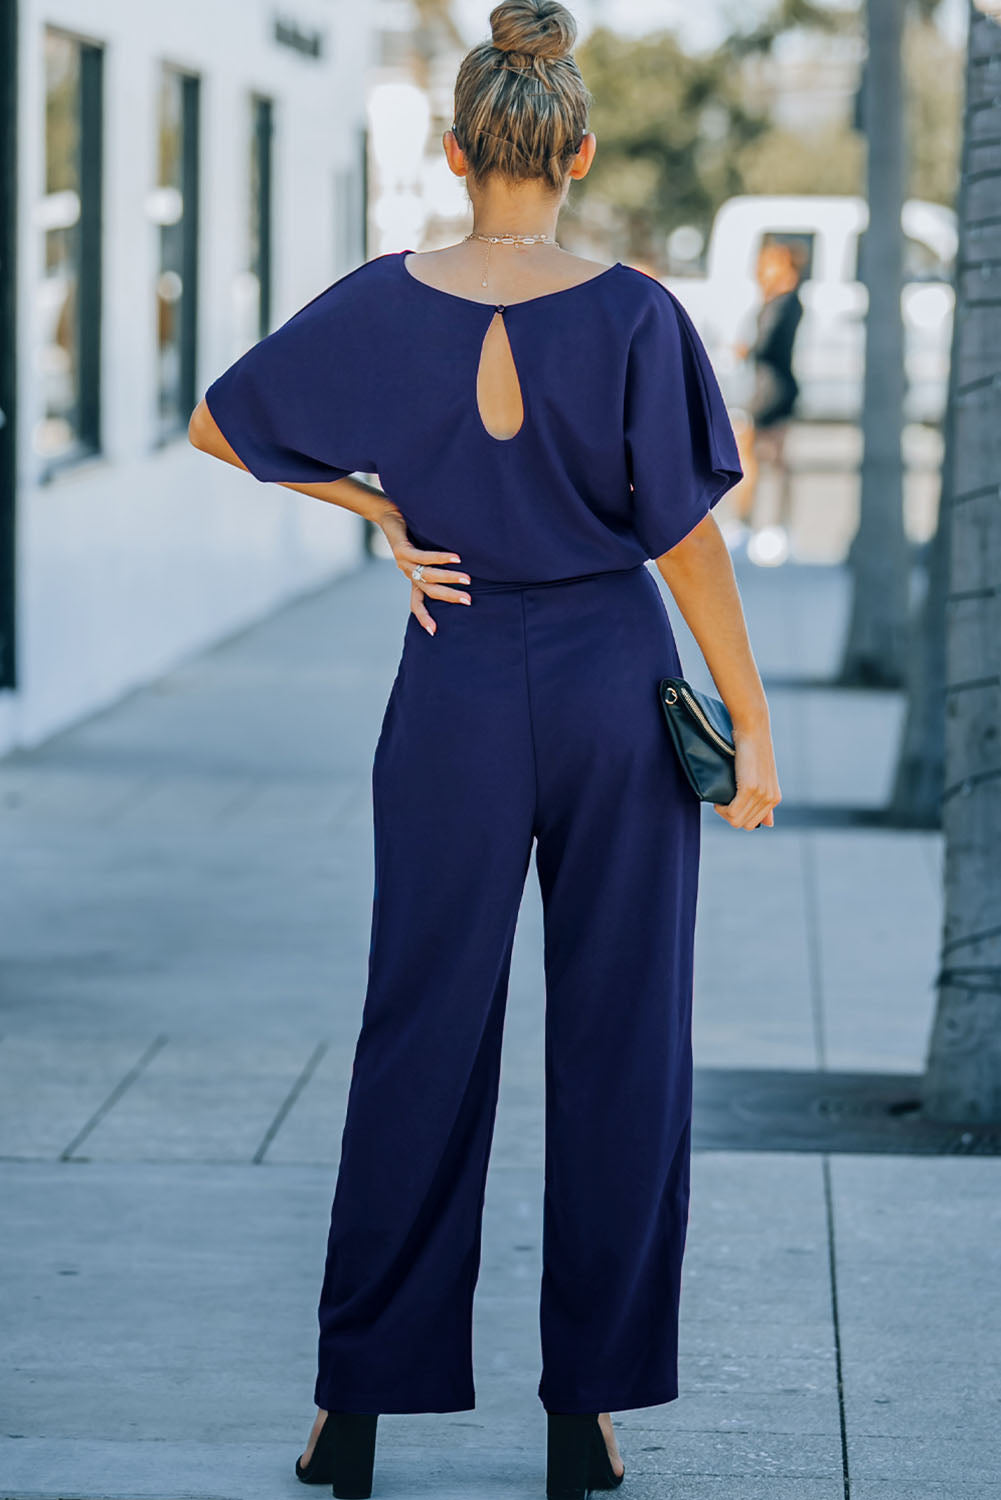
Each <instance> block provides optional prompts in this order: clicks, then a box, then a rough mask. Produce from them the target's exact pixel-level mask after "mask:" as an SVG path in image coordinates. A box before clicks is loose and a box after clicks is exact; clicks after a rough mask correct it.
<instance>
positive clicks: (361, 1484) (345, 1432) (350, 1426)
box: [325, 1411, 379, 1500]
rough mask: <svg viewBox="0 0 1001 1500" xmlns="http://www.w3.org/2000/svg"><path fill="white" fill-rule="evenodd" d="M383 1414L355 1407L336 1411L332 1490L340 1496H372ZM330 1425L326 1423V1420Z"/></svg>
mask: <svg viewBox="0 0 1001 1500" xmlns="http://www.w3.org/2000/svg"><path fill="white" fill-rule="evenodd" d="M378 1420H379V1418H378V1416H377V1415H375V1414H369V1413H368V1412H355V1411H332V1412H330V1413H329V1414H328V1416H327V1423H330V1422H332V1423H333V1424H334V1425H333V1427H332V1429H331V1438H332V1440H333V1453H332V1460H331V1468H330V1472H331V1480H332V1485H333V1490H332V1493H333V1495H334V1496H335V1497H336V1500H369V1496H370V1495H371V1493H372V1471H373V1468H374V1466H375V1432H376V1423H377V1422H378ZM325 1425H326V1424H325Z"/></svg>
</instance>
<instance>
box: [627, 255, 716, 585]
mask: <svg viewBox="0 0 1001 1500" xmlns="http://www.w3.org/2000/svg"><path fill="white" fill-rule="evenodd" d="M653 293H654V294H653V295H652V296H651V298H650V302H649V305H648V306H647V307H646V308H645V309H644V312H643V314H642V317H641V319H640V321H639V323H638V324H637V326H636V328H635V330H634V332H633V336H632V340H631V342H630V347H629V356H628V364H627V372H626V392H625V439H626V455H627V461H628V468H629V479H630V483H631V484H632V488H633V493H632V523H633V530H634V531H635V533H636V536H637V537H638V538H639V540H640V542H641V543H642V545H643V547H644V549H645V550H646V553H647V556H648V557H660V556H661V555H662V554H663V553H665V552H669V551H670V550H671V548H672V547H674V546H676V545H677V543H678V542H680V541H682V540H683V538H684V537H686V536H687V535H688V533H689V532H690V531H691V530H692V529H693V527H695V526H697V525H698V523H699V522H700V521H701V520H702V518H703V517H704V516H706V515H708V513H709V511H710V510H711V509H712V507H713V506H714V505H715V504H716V502H717V501H718V500H720V499H721V498H722V497H723V495H725V494H726V492H727V490H729V489H731V488H732V487H733V486H734V485H735V484H736V483H737V481H738V480H739V479H741V478H742V476H743V470H742V468H741V466H740V459H739V457H738V454H737V440H736V438H735V436H734V432H733V428H732V426H731V425H730V418H729V415H728V414H727V409H726V405H725V403H724V401H723V394H722V392H721V390H720V388H719V383H718V382H717V379H716V374H715V371H714V370H713V367H712V365H711V364H710V362H709V356H708V354H707V353H706V349H705V346H704V345H703V343H702V340H701V338H700V337H699V334H698V332H697V331H696V328H695V325H694V324H693V323H692V320H691V318H690V317H689V316H688V313H687V311H686V310H685V308H684V307H683V306H682V305H681V303H680V302H679V301H678V299H677V298H676V297H675V296H674V295H673V293H671V292H669V291H668V289H667V288H666V287H664V286H662V285H661V284H660V283H659V282H657V283H655V284H654V287H653Z"/></svg>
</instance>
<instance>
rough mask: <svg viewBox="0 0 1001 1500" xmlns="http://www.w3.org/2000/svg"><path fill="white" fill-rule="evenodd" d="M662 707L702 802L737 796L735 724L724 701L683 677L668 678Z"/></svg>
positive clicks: (661, 693)
mask: <svg viewBox="0 0 1001 1500" xmlns="http://www.w3.org/2000/svg"><path fill="white" fill-rule="evenodd" d="M659 696H660V706H661V708H662V709H663V710H664V718H665V719H666V720H667V727H668V729H669V731H670V734H671V739H672V741H673V743H674V748H675V750H676V751H677V752H678V759H679V760H680V762H681V766H682V769H683V770H684V773H685V775H686V776H687V777H688V780H689V782H690V783H691V786H692V790H693V791H694V793H695V795H696V796H697V797H699V798H700V799H701V800H702V801H703V802H719V803H722V804H725V803H727V802H732V801H733V799H734V797H736V795H737V777H736V772H735V769H734V759H735V755H736V752H735V750H734V747H733V724H732V722H731V720H730V715H729V712H728V711H727V707H726V704H725V703H722V702H721V701H720V700H719V698H712V697H710V696H709V694H708V693H700V692H699V691H698V690H697V689H696V688H693V687H692V685H691V683H690V682H686V681H685V679H684V678H683V677H665V678H664V679H663V680H662V682H661V684H660V688H659Z"/></svg>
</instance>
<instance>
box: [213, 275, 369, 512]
mask: <svg viewBox="0 0 1001 1500" xmlns="http://www.w3.org/2000/svg"><path fill="white" fill-rule="evenodd" d="M365 300H366V299H363V298H361V297H360V296H359V295H358V288H357V285H356V283H354V281H353V280H352V279H351V278H350V276H349V277H346V278H342V279H341V280H340V281H335V282H334V283H333V284H332V285H331V286H329V287H327V288H326V289H325V290H324V291H322V292H320V293H319V294H318V295H317V296H316V297H314V298H313V299H312V300H311V301H310V302H307V303H306V305H305V306H304V307H301V308H300V309H299V311H298V312H296V313H293V314H292V316H291V317H290V318H289V319H288V321H287V322H285V323H283V324H282V325H281V327H280V328H276V329H275V331H274V332H273V333H270V334H268V335H267V336H266V337H265V338H263V339H261V340H260V341H259V342H258V343H256V344H254V345H253V346H252V347H251V348H250V349H248V350H247V351H246V353H245V354H242V355H241V356H240V358H239V359H237V360H236V361H235V362H234V363H233V364H231V365H230V366H229V368H228V369H226V370H224V371H223V372H222V374H221V375H220V376H218V377H217V379H215V380H214V381H213V382H212V384H211V385H210V386H209V387H208V389H207V390H206V392H205V403H206V405H207V406H208V409H209V411H210V412H211V413H212V416H213V418H214V419H215V423H216V426H217V427H218V428H219V430H220V431H221V432H222V434H223V436H224V437H225V438H226V440H227V441H228V443H229V445H230V447H231V448H232V449H233V450H234V452H235V453H236V454H237V456H238V457H239V458H240V459H242V460H243V462H244V463H245V464H246V466H247V468H248V469H249V470H250V472H251V474H253V476H254V477H255V479H260V480H262V481H268V480H270V481H273V482H282V481H284V482H288V483H292V484H324V483H328V482H330V481H332V480H335V479H343V478H345V477H346V476H347V475H348V474H355V473H361V474H374V473H378V454H377V452H376V445H375V438H376V417H377V403H376V402H375V401H374V399H373V395H374V389H373V381H372V379H371V378H370V371H369V367H370V362H371V360H372V353H373V351H372V347H371V341H370V339H369V337H368V335H369V333H370V331H371V330H370V329H369V328H368V327H367V326H366V323H367V320H366V312H365Z"/></svg>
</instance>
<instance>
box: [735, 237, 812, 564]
mask: <svg viewBox="0 0 1001 1500" xmlns="http://www.w3.org/2000/svg"><path fill="white" fill-rule="evenodd" d="M755 279H756V280H757V283H758V286H759V287H760V288H761V298H762V300H761V306H760V307H759V308H758V315H757V319H756V325H755V334H754V342H753V343H752V344H737V346H736V354H737V357H738V358H739V359H748V360H750V361H751V362H752V365H753V373H754V385H753V390H752V392H751V398H750V401H749V403H748V408H747V419H746V421H738V422H737V423H735V428H736V437H737V451H738V453H739V455H740V463H741V467H742V468H743V471H744V478H743V480H742V481H741V483H740V484H739V485H738V486H737V487H736V489H735V490H734V493H733V496H732V497H731V498H732V501H733V505H734V510H735V513H736V515H737V517H738V522H739V524H740V525H741V526H742V528H743V529H744V530H745V531H746V530H747V529H749V528H750V527H751V526H752V524H753V515H754V505H755V499H756V496H757V482H758V460H759V458H761V457H764V458H766V459H767V460H769V461H770V462H771V463H772V464H773V465H774V467H775V468H776V469H777V470H778V471H779V476H780V493H779V509H778V519H777V524H776V527H775V528H773V530H772V532H771V533H770V539H771V545H770V546H769V544H768V543H766V545H765V552H766V553H768V552H770V551H772V550H774V544H775V543H776V542H778V543H780V544H781V545H782V546H784V545H785V538H786V528H787V527H788V524H789V511H790V499H791V497H790V494H789V472H788V469H787V468H786V465H785V456H784V449H785V437H786V432H787V430H788V426H789V419H790V417H791V416H792V414H793V412H794V410H795V407H796V398H797V397H798V395H799V383H798V381H797V380H796V376H795V375H794V374H793V348H794V346H795V342H796V331H797V329H798V328H799V325H800V320H801V319H802V316H803V304H802V302H801V301H800V297H799V284H800V281H801V279H802V257H801V255H800V253H799V250H798V247H796V246H793V245H789V244H785V243H782V242H780V241H768V242H766V243H765V244H764V245H762V247H761V250H760V251H759V253H758V259H757V263H756V265H755ZM749 555H750V556H751V557H752V559H754V558H755V548H754V547H751V548H750V553H749Z"/></svg>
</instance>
